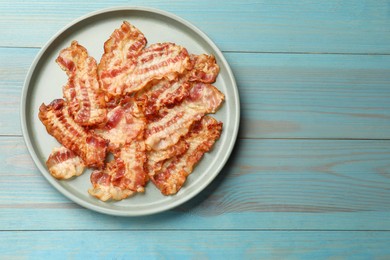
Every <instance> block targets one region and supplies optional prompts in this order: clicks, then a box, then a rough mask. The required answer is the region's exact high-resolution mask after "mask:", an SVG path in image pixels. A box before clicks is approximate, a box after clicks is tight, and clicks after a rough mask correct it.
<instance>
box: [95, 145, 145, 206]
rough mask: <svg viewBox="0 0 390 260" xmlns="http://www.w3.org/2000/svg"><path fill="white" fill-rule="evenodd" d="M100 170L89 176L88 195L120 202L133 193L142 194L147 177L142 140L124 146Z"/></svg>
mask: <svg viewBox="0 0 390 260" xmlns="http://www.w3.org/2000/svg"><path fill="white" fill-rule="evenodd" d="M114 156H115V158H114V160H112V161H111V162H109V163H107V165H106V167H105V168H104V169H102V170H96V171H94V172H93V173H92V174H91V183H92V188H90V189H89V190H88V192H89V194H91V195H92V196H95V197H96V198H98V199H100V200H102V201H106V200H109V199H113V200H122V199H125V198H127V197H129V196H130V195H132V194H134V193H135V192H144V187H145V185H146V182H147V179H148V176H147V174H146V172H145V170H144V163H145V162H146V154H145V145H144V143H143V141H142V140H134V141H133V142H131V143H129V144H126V145H125V146H124V147H122V149H121V150H120V151H119V153H117V154H115V155H114Z"/></svg>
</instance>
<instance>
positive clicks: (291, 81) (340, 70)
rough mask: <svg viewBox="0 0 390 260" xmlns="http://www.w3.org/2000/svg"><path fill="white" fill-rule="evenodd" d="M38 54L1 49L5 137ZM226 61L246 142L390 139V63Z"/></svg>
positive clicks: (265, 57) (15, 121)
mask: <svg viewBox="0 0 390 260" xmlns="http://www.w3.org/2000/svg"><path fill="white" fill-rule="evenodd" d="M37 52H38V49H26V48H0V82H1V86H2V87H1V88H0V102H1V103H2V104H4V105H2V106H1V107H0V126H1V127H0V134H3V135H4V134H12V135H15V134H16V135H19V134H21V130H20V123H19V116H18V114H19V100H20V95H21V94H20V93H21V87H22V85H23V81H24V78H25V76H26V73H27V71H28V68H29V66H30V64H31V63H32V61H33V59H34V57H35V55H36V54H37ZM225 55H226V57H227V60H228V62H229V63H230V64H231V67H232V69H233V71H234V74H235V76H236V78H237V84H238V88H239V92H240V98H241V105H242V113H241V115H242V124H241V131H240V136H241V137H243V138H363V139H367V138H369V139H375V138H377V139H388V138H390V131H389V129H390V88H389V87H388V86H389V85H390V56H388V55H375V56H368V55H313V54H299V55H297V54H289V55H287V54H284V55H282V54H249V53H225ZM58 87H60V86H58Z"/></svg>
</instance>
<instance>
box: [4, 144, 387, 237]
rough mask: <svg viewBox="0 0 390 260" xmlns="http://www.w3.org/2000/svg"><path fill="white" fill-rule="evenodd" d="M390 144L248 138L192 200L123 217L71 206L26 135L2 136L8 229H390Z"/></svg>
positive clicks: (5, 216) (6, 223)
mask: <svg viewBox="0 0 390 260" xmlns="http://www.w3.org/2000/svg"><path fill="white" fill-rule="evenodd" d="M389 144H390V141H380V140H379V141H358V140H354V141H341V140H337V141H333V140H322V141H321V140H248V139H244V140H243V139H240V140H239V141H238V143H237V145H236V147H235V149H234V152H233V154H232V156H231V159H230V160H229V161H228V164H227V165H226V166H225V167H224V169H223V170H222V172H221V173H220V174H219V175H218V177H217V178H216V180H214V182H212V184H211V185H210V186H208V187H207V188H206V189H205V190H204V191H203V192H202V193H200V194H199V195H198V196H196V197H195V198H194V199H192V200H191V201H189V202H187V203H185V204H183V205H182V206H180V207H177V208H175V209H174V210H171V211H169V212H166V213H163V214H158V215H154V216H148V217H140V218H119V217H111V216H106V215H102V214H98V213H94V212H92V211H89V210H86V209H83V208H80V207H79V206H77V205H75V204H73V203H71V202H70V201H69V200H67V199H66V198H64V197H63V196H62V195H61V194H59V193H58V192H57V191H56V190H54V189H53V188H52V187H51V186H50V185H49V184H48V182H47V181H46V180H45V179H44V178H43V177H42V176H41V175H40V173H39V172H38V171H37V170H36V169H35V166H34V164H33V163H32V161H31V159H30V157H29V155H28V154H27V151H26V149H25V147H24V144H23V141H22V139H21V138H19V137H13V138H9V137H8V138H5V137H2V138H0V150H2V151H3V153H1V155H0V160H1V161H3V162H5V163H4V165H3V166H2V167H1V169H0V211H1V214H0V223H2V224H1V229H2V230H40V229H46V230H56V229H85V230H88V229H102V230H106V229H119V230H123V229H129V230H134V229H284V230H295V229H307V230H318V229H321V230H390V219H389V218H388V216H389V211H390V189H389V186H390V179H389V172H390V163H389V162H390V145H389ZM25 219H28V220H29V221H24V220H25ZM96 223H98V226H96Z"/></svg>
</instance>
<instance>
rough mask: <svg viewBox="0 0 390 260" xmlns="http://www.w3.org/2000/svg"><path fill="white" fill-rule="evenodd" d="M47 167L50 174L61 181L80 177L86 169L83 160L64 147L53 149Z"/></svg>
mask: <svg viewBox="0 0 390 260" xmlns="http://www.w3.org/2000/svg"><path fill="white" fill-rule="evenodd" d="M46 166H47V168H48V169H49V172H50V174H51V175H52V176H53V177H54V178H56V179H59V180H66V179H70V178H72V177H74V176H80V175H81V174H82V173H83V172H84V168H85V165H84V162H83V160H82V159H81V158H80V157H79V156H77V155H76V154H75V153H74V152H72V151H71V150H69V149H67V148H65V147H64V146H61V147H59V148H54V149H53V151H52V152H51V154H50V156H49V158H48V160H47V161H46Z"/></svg>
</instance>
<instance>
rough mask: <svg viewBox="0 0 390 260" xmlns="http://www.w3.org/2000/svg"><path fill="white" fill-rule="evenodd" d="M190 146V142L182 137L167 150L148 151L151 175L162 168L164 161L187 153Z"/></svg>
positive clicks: (148, 168) (148, 165) (148, 164)
mask: <svg viewBox="0 0 390 260" xmlns="http://www.w3.org/2000/svg"><path fill="white" fill-rule="evenodd" d="M188 148H189V144H188V143H187V142H186V141H185V140H184V138H182V139H180V140H179V142H178V143H177V144H175V145H173V146H171V147H169V148H168V149H166V150H160V151H155V150H151V151H148V152H147V153H146V154H147V164H146V169H147V172H148V174H149V175H151V176H152V175H154V174H155V173H156V172H158V171H160V170H161V167H162V166H163V163H164V162H165V161H166V160H168V159H170V158H172V157H175V156H179V155H181V154H183V153H185V152H186V151H187V150H188Z"/></svg>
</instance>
